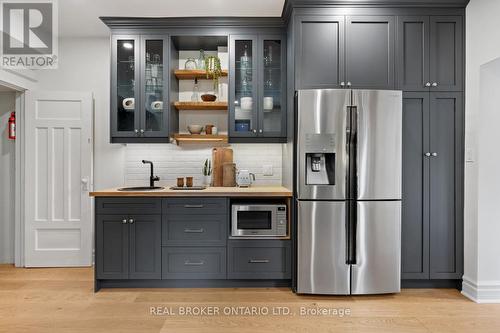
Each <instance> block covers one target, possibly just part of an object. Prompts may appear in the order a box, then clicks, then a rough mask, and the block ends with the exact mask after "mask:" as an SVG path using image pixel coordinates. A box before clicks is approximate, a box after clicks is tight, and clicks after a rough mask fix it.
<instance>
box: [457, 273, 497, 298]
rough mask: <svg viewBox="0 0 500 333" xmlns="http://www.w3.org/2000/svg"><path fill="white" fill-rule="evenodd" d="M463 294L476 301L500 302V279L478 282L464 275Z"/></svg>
mask: <svg viewBox="0 0 500 333" xmlns="http://www.w3.org/2000/svg"><path fill="white" fill-rule="evenodd" d="M462 295H464V296H465V297H467V298H469V299H471V300H472V301H474V302H476V303H500V281H485V282H480V283H477V282H475V281H473V280H472V279H469V278H467V277H465V276H464V277H463V282H462Z"/></svg>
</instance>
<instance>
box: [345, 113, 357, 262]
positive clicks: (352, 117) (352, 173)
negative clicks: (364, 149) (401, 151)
mask: <svg viewBox="0 0 500 333" xmlns="http://www.w3.org/2000/svg"><path fill="white" fill-rule="evenodd" d="M357 131H358V109H357V107H356V106H349V107H348V108H347V133H346V134H347V153H346V155H347V173H346V174H347V177H346V178H347V182H346V192H347V201H346V257H347V258H346V263H347V264H348V265H352V264H355V263H356V219H357V216H356V197H357V179H356V175H357V171H356V170H357Z"/></svg>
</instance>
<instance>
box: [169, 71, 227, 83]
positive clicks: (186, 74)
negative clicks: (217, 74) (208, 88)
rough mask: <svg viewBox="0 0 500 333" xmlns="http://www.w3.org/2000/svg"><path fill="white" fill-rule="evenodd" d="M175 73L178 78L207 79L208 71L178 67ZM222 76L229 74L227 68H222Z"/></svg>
mask: <svg viewBox="0 0 500 333" xmlns="http://www.w3.org/2000/svg"><path fill="white" fill-rule="evenodd" d="M174 74H175V77H176V78H177V79H178V80H194V79H205V80H207V72H206V71H205V70H204V69H176V70H175V71H174ZM222 76H227V69H224V70H222ZM208 80H210V79H208Z"/></svg>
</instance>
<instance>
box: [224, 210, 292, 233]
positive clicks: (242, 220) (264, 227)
mask: <svg viewBox="0 0 500 333" xmlns="http://www.w3.org/2000/svg"><path fill="white" fill-rule="evenodd" d="M287 228H288V223H287V214H286V205H279V204H277V205H258V204H255V205H236V204H234V205H232V206H231V237H234V238H261V237H262V238H265V237H268V238H272V237H284V236H287V234H288V233H287Z"/></svg>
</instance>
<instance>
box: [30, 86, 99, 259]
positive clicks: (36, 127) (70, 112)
mask: <svg viewBox="0 0 500 333" xmlns="http://www.w3.org/2000/svg"><path fill="white" fill-rule="evenodd" d="M25 110H26V119H25V121H26V122H25V124H26V126H25V154H26V156H25V177H26V178H25V266H26V267H57V266H90V265H91V264H92V223H91V217H92V214H91V207H92V206H91V200H90V198H89V196H88V191H89V190H90V186H91V177H92V140H91V138H92V112H93V108H92V93H87V92H83V93H82V92H56V91H45V92H42V91H34V92H33V91H32V92H29V91H28V92H27V93H26V107H25Z"/></svg>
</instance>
